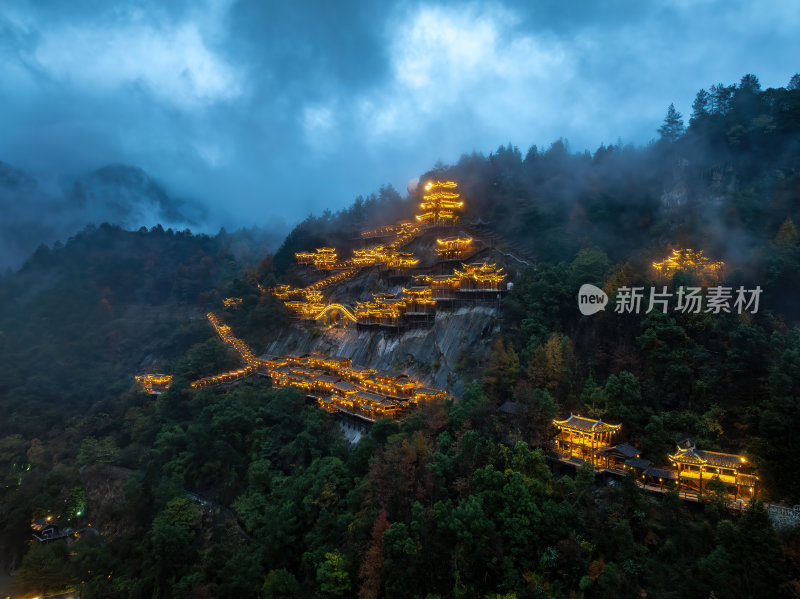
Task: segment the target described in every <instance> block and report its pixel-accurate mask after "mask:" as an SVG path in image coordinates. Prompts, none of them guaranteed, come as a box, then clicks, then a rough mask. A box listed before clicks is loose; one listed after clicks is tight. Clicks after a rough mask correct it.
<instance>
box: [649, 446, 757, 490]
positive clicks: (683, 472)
mask: <svg viewBox="0 0 800 599" xmlns="http://www.w3.org/2000/svg"><path fill="white" fill-rule="evenodd" d="M667 457H668V458H669V461H670V462H671V463H672V464H673V465H674V466H675V468H676V470H677V473H676V480H677V485H678V491H679V492H684V493H692V494H696V495H697V496H698V498H701V497H702V496H703V494H704V493H706V492H707V487H708V483H709V482H710V481H712V480H717V481H720V482H722V483H724V484H725V487H726V489H727V491H728V493H731V494H732V495H733V496H734V498H735V499H743V500H745V501H750V499H752V498H753V497H754V495H755V487H756V483H757V482H758V478H757V477H756V476H753V475H751V474H743V473H742V472H741V470H742V469H744V468H746V467H747V459H746V458H745V457H744V456H741V455H735V454H732V453H718V452H715V451H704V450H702V449H696V448H695V446H694V445H692V446H690V447H678V449H677V451H676V452H675V453H674V454H672V455H669V456H667ZM645 474H647V471H645Z"/></svg>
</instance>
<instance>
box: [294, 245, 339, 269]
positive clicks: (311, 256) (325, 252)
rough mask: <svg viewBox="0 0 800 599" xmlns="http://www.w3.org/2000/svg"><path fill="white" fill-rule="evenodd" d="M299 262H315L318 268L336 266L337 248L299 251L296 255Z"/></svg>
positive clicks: (306, 263) (307, 263)
mask: <svg viewBox="0 0 800 599" xmlns="http://www.w3.org/2000/svg"><path fill="white" fill-rule="evenodd" d="M294 257H295V259H296V260H297V262H298V264H305V265H309V264H313V265H314V266H315V267H316V268H317V269H318V270H330V269H332V268H333V267H334V266H336V258H337V255H336V250H335V249H333V248H317V250H316V251H315V252H297V253H296V254H295V255H294Z"/></svg>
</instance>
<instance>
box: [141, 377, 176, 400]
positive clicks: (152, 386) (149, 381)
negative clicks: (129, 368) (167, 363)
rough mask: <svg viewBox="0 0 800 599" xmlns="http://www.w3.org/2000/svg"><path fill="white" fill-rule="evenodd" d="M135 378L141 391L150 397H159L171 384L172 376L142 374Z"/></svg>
mask: <svg viewBox="0 0 800 599" xmlns="http://www.w3.org/2000/svg"><path fill="white" fill-rule="evenodd" d="M135 378H136V382H137V383H139V386H140V387H141V388H142V390H143V391H144V392H145V393H149V394H150V395H160V394H161V393H163V392H164V391H166V390H167V389H169V386H170V385H171V384H172V375H169V374H142V375H139V376H136V377H135Z"/></svg>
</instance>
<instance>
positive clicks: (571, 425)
mask: <svg viewBox="0 0 800 599" xmlns="http://www.w3.org/2000/svg"><path fill="white" fill-rule="evenodd" d="M553 424H554V425H555V426H556V427H558V430H559V432H558V435H557V436H556V438H555V445H556V452H557V453H558V455H559V457H560V458H561V459H563V460H570V459H576V458H577V459H579V460H583V461H584V462H588V463H590V464H592V465H593V466H596V467H603V465H604V462H603V458H601V457H598V455H597V450H599V449H604V448H609V447H611V441H612V439H613V438H614V437H615V435H616V433H617V432H618V431H619V430H620V428H621V425H619V424H608V423H606V422H603V421H602V420H593V419H591V418H583V417H581V416H576V415H574V414H570V415H569V418H567V419H566V420H553Z"/></svg>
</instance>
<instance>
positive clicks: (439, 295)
mask: <svg viewBox="0 0 800 599" xmlns="http://www.w3.org/2000/svg"><path fill="white" fill-rule="evenodd" d="M505 278H506V275H505V274H504V273H503V269H502V268H497V265H496V264H492V263H490V262H473V263H471V264H464V265H463V266H462V269H461V270H459V269H455V270H454V271H453V273H452V274H449V275H434V276H429V277H425V278H424V279H422V280H425V281H426V282H427V283H428V284H429V285H430V288H431V297H432V298H433V299H435V300H454V299H472V300H485V299H488V298H494V297H495V296H496V294H498V293H501V292H503V291H505V289H504V288H503V281H504V280H505Z"/></svg>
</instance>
